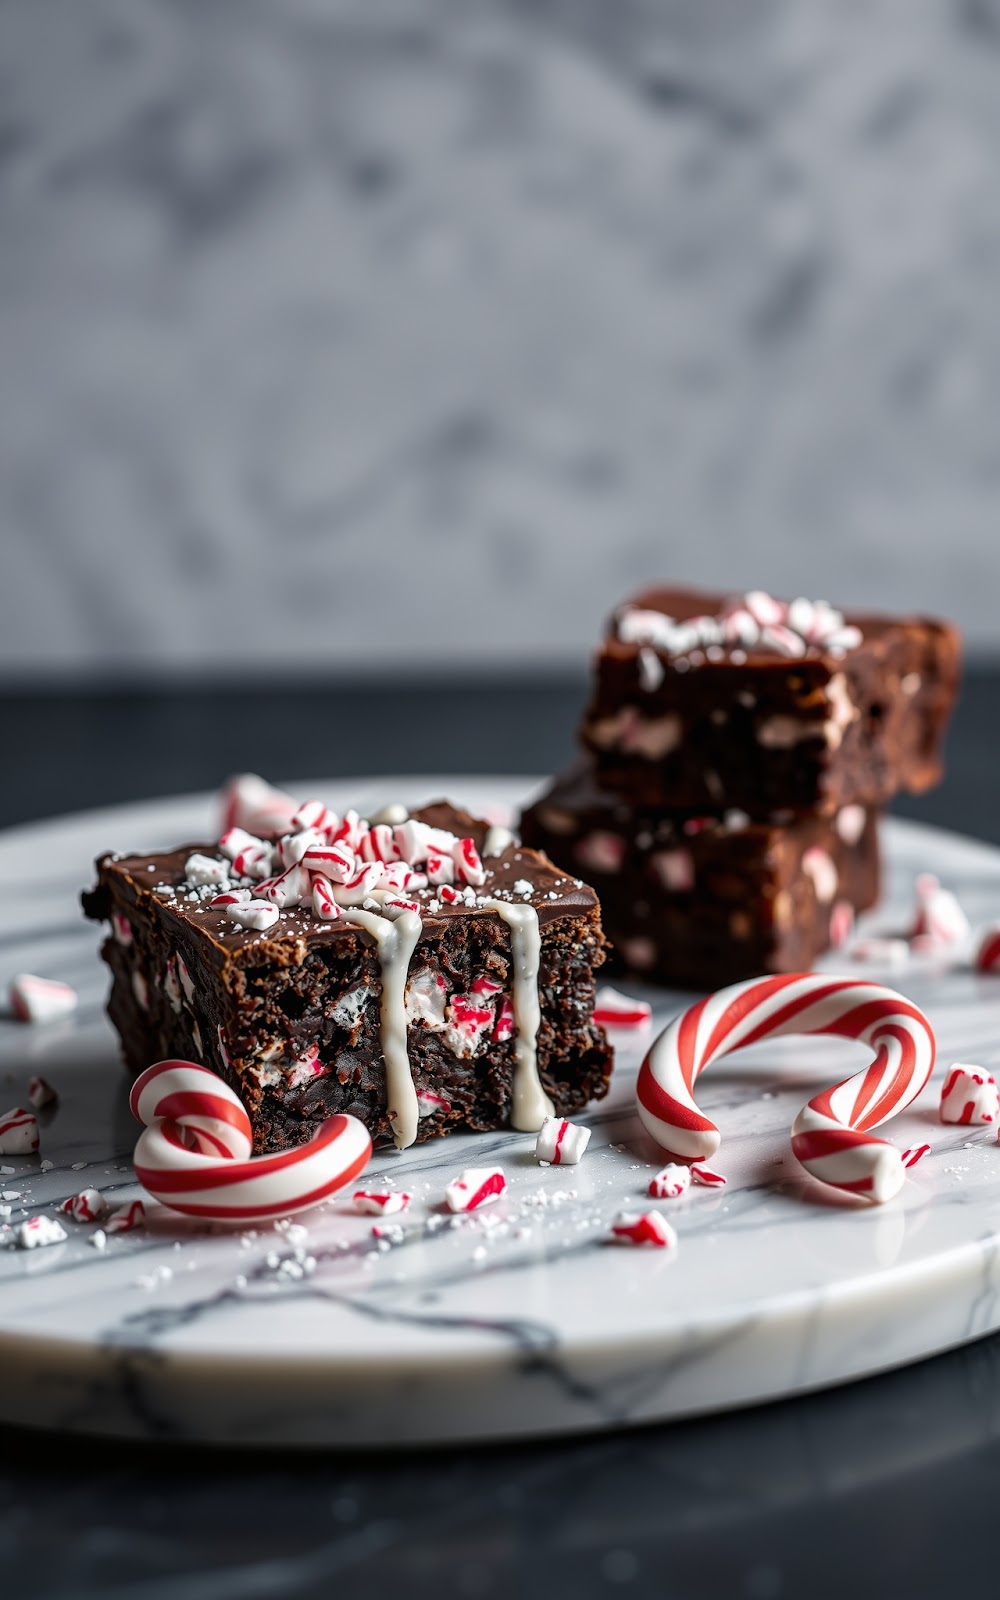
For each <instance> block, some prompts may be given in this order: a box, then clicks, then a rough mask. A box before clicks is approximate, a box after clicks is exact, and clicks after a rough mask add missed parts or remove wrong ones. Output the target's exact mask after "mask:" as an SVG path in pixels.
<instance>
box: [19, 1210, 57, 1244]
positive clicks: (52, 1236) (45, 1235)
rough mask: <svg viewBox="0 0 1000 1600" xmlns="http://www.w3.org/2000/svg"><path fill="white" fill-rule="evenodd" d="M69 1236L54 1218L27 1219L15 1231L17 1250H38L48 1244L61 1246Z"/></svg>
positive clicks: (38, 1217)
mask: <svg viewBox="0 0 1000 1600" xmlns="http://www.w3.org/2000/svg"><path fill="white" fill-rule="evenodd" d="M68 1237H69V1235H68V1234H67V1232H66V1229H65V1228H64V1227H63V1226H62V1223H60V1222H57V1221H56V1219H55V1217H46V1216H37V1217H29V1218H28V1219H27V1221H26V1222H22V1223H21V1224H20V1226H19V1227H18V1228H16V1229H15V1239H16V1241H17V1248H18V1249H19V1250H39V1249H43V1248H44V1247H45V1246H46V1245H50V1244H63V1243H64V1242H65V1240H66V1239H68Z"/></svg>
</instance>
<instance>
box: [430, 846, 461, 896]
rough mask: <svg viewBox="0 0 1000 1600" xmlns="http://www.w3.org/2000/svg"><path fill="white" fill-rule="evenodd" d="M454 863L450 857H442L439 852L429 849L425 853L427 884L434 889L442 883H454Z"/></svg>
mask: <svg viewBox="0 0 1000 1600" xmlns="http://www.w3.org/2000/svg"><path fill="white" fill-rule="evenodd" d="M454 881H455V863H454V861H453V860H452V858H451V856H446V855H444V854H443V853H442V852H441V851H440V850H435V849H433V848H432V849H430V850H428V852H427V882H428V883H432V884H434V885H435V886H436V887H437V886H440V885H441V884H442V883H454Z"/></svg>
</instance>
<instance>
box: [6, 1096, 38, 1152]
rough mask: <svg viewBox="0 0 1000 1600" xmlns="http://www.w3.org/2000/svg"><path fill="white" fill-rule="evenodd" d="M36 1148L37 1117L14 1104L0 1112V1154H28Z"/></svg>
mask: <svg viewBox="0 0 1000 1600" xmlns="http://www.w3.org/2000/svg"><path fill="white" fill-rule="evenodd" d="M37 1149H38V1118H37V1117H36V1116H35V1113H34V1112H33V1111H25V1110H24V1109H23V1107H21V1106H14V1107H13V1108H12V1109H11V1110H10V1111H3V1112H0V1155H3V1156H30V1155H32V1154H33V1153H34V1152H35V1151H36V1150H37Z"/></svg>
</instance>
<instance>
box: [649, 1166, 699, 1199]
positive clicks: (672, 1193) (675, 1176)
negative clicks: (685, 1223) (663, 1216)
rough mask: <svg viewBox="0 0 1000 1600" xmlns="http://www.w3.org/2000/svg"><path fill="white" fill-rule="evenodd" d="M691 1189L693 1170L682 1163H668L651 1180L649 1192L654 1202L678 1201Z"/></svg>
mask: <svg viewBox="0 0 1000 1600" xmlns="http://www.w3.org/2000/svg"><path fill="white" fill-rule="evenodd" d="M690 1187H691V1168H690V1167H688V1166H685V1164H684V1163H683V1162H681V1161H668V1163H667V1165H666V1166H665V1167H662V1168H661V1169H660V1171H659V1172H657V1173H654V1175H653V1177H651V1178H650V1180H649V1191H648V1192H649V1194H650V1195H652V1197H653V1199H654V1200H676V1199H678V1197H679V1196H680V1195H682V1194H684V1193H685V1192H686V1191H687V1190H688V1189H690Z"/></svg>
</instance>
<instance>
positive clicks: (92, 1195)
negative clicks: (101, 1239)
mask: <svg viewBox="0 0 1000 1600" xmlns="http://www.w3.org/2000/svg"><path fill="white" fill-rule="evenodd" d="M107 1209H108V1202H107V1201H106V1200H105V1198H104V1196H103V1195H102V1194H101V1192H100V1190H99V1189H81V1190H80V1193H79V1194H71V1195H70V1197H69V1199H68V1200H64V1201H63V1203H62V1205H61V1206H60V1207H59V1210H60V1211H61V1212H62V1213H63V1216H66V1217H72V1219H73V1221H74V1222H96V1221H97V1220H98V1218H99V1217H103V1216H104V1215H105V1214H106V1212H107Z"/></svg>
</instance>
